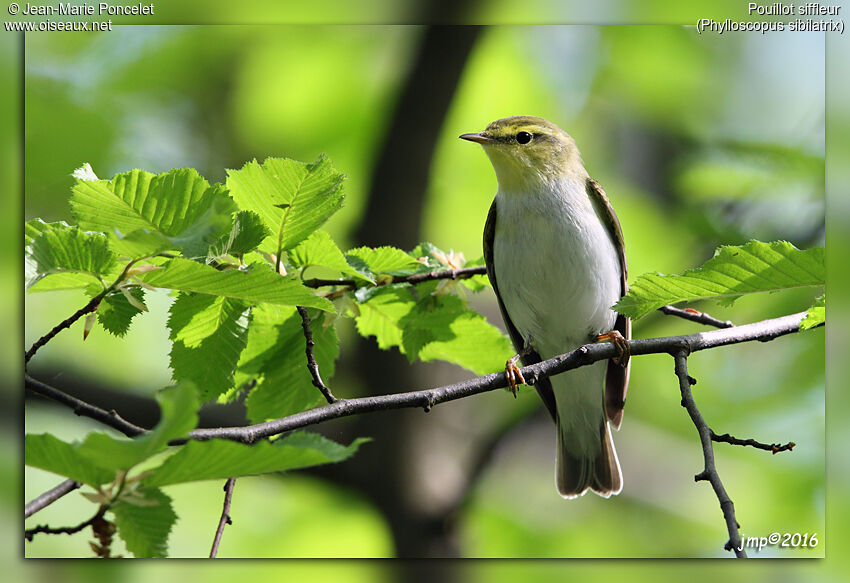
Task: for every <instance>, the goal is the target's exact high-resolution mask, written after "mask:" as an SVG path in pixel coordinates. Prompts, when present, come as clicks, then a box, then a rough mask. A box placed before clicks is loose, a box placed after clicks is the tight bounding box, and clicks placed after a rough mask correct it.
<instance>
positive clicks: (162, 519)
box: [110, 488, 177, 559]
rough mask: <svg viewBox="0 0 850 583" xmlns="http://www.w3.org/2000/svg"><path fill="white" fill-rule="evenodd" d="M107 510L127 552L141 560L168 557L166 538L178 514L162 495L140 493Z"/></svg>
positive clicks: (151, 491) (159, 492) (154, 490)
mask: <svg viewBox="0 0 850 583" xmlns="http://www.w3.org/2000/svg"><path fill="white" fill-rule="evenodd" d="M110 510H111V511H112V513H113V514H114V515H115V526H117V527H118V536H120V537H121V539H122V540H123V541H124V544H126V545H127V550H128V551H130V552H131V553H133V554H134V555H135V556H136V557H137V558H140V559H141V558H156V557H167V556H168V534H169V533H170V532H171V527H172V526H173V525H174V523H175V522H177V514H176V513H175V512H174V509H173V508H172V507H171V498H169V497H168V495H166V494H165V492H163V491H162V490H159V489H157V488H145V489H140V490H139V491H138V494H137V496H135V497H133V498H125V499H122V500H120V501H118V502H116V503H115V504H114V505H113V506H112V507H111V508H110Z"/></svg>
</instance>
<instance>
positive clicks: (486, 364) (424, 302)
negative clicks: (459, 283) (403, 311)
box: [367, 295, 513, 375]
mask: <svg viewBox="0 0 850 583" xmlns="http://www.w3.org/2000/svg"><path fill="white" fill-rule="evenodd" d="M367 305H368V304H367ZM399 325H400V326H401V328H402V345H403V347H404V352H405V353H406V354H407V357H408V359H409V360H410V361H411V362H412V361H414V360H416V359H417V358H418V359H419V360H422V361H430V360H435V359H439V360H444V361H446V362H451V363H454V364H457V365H460V366H462V367H464V368H466V369H468V370H471V371H472V372H474V373H475V374H479V375H481V374H485V373H490V372H493V371H496V370H499V369H502V368H504V364H505V361H506V360H507V359H508V358H510V357H511V355H512V354H513V350H512V349H511V345H510V342H509V341H508V339H507V338H506V337H505V335H504V334H502V333H501V332H500V331H499V329H498V328H496V327H495V326H493V325H492V324H490V323H489V322H488V321H487V319H486V318H484V316H482V315H481V314H479V313H478V312H475V311H474V310H471V309H469V308H466V307H465V306H464V304H463V301H461V299H460V298H458V297H457V296H452V295H445V296H426V297H425V298H423V299H421V300H420V301H419V302H417V304H416V306H415V308H414V309H413V310H411V311H410V313H409V314H407V315H406V316H404V317H403V318H401V320H400V321H399Z"/></svg>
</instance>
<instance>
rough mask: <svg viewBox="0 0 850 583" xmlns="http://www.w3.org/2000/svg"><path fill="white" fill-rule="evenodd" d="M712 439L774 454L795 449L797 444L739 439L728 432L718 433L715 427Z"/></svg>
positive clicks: (712, 431)
mask: <svg viewBox="0 0 850 583" xmlns="http://www.w3.org/2000/svg"><path fill="white" fill-rule="evenodd" d="M711 441H717V442H722V443H731V444H732V445H744V446H746V445H748V446H750V447H754V448H756V449H761V450H764V451H769V452H770V453H772V454H774V455H776V454H777V453H779V452H781V451H791V450H792V449H794V446H795V445H797V444H796V443H794V442H793V441H789V442H788V443H786V444H785V445H781V444H779V443H762V442H760V441H756V440H755V439H738V438H737V437H732V436H731V435H729V434H728V433H724V434H723V435H717V434H716V433H715V432H714V430H713V429H712V430H711Z"/></svg>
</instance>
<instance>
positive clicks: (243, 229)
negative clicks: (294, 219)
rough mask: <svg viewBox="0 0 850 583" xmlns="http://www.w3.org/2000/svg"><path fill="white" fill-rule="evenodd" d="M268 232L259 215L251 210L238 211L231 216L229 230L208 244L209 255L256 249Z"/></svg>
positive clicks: (236, 253)
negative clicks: (231, 222) (213, 242)
mask: <svg viewBox="0 0 850 583" xmlns="http://www.w3.org/2000/svg"><path fill="white" fill-rule="evenodd" d="M270 234H271V231H269V229H268V227H266V226H265V224H263V219H261V218H260V215H258V214H257V213H255V212H252V211H239V212H238V213H236V214H235V215H234V216H233V226H232V227H231V228H230V232H229V233H228V234H227V235H226V236H223V237H222V238H221V239H220V240H219V241H218V243H216V244H215V245H212V246H210V250H209V254H210V256H211V257H220V256H222V255H225V254H230V255H237V256H239V255H244V254H245V253H248V252H250V251H253V250H254V249H256V248H257V247H258V246H259V245H260V243H262V242H263V239H265V238H266V237H268V236H269V235H270Z"/></svg>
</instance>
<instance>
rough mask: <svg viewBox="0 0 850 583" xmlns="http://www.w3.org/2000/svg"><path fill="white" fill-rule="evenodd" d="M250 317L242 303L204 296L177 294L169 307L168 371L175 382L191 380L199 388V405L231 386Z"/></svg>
mask: <svg viewBox="0 0 850 583" xmlns="http://www.w3.org/2000/svg"><path fill="white" fill-rule="evenodd" d="M250 313H251V309H250V307H249V306H248V304H247V303H245V302H244V301H241V300H234V299H231V298H227V297H223V296H212V295H205V294H191V293H181V294H180V296H179V297H178V298H177V301H175V302H174V305H173V306H172V307H171V317H170V319H169V321H168V327H169V328H170V330H171V334H170V338H171V340H172V346H171V369H172V370H173V371H174V378H175V379H176V380H178V381H179V380H191V381H193V382H194V383H195V384H196V385H197V386H198V387H199V388H200V396H201V400H202V401H208V400H210V399H213V398H215V397H217V396H218V395H220V394H221V393H223V392H224V391H226V390H227V389H229V388H230V387H231V386H232V385H233V373H234V372H235V371H236V363H237V362H238V361H239V355H240V354H241V353H242V350H243V349H244V348H245V344H246V343H247V341H248V325H249V323H250Z"/></svg>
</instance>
